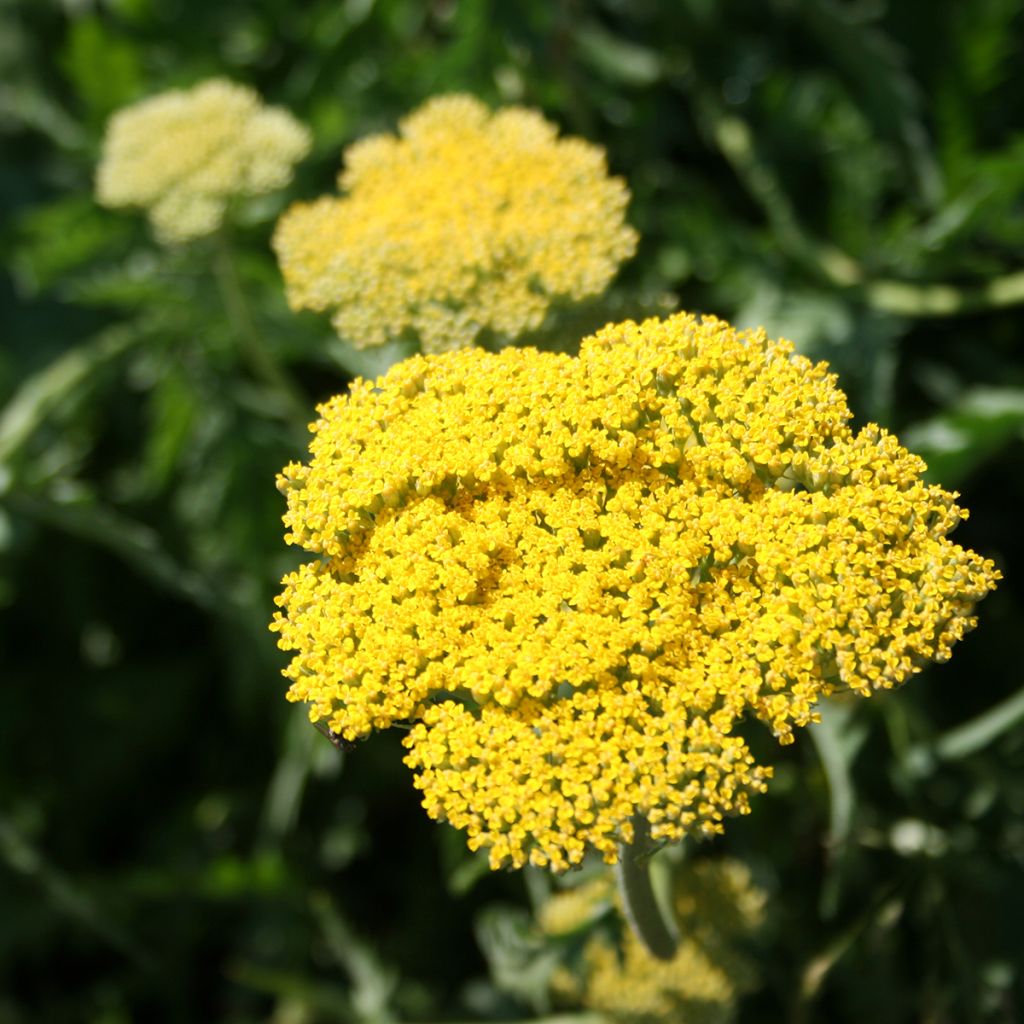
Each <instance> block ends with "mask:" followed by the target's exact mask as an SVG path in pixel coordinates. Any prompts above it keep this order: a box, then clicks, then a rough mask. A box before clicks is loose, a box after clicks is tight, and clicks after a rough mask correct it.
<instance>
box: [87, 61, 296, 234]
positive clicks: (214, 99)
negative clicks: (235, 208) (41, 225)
mask: <svg viewBox="0 0 1024 1024" xmlns="http://www.w3.org/2000/svg"><path fill="white" fill-rule="evenodd" d="M309 147H310V135H309V131H308V130H307V129H306V128H305V127H303V126H302V125H301V124H299V122H298V121H296V120H295V118H293V117H292V115H291V114H289V113H288V112H287V111H286V110H283V109H281V108H280V107H266V106H264V105H263V103H262V101H261V100H260V97H259V95H258V94H257V93H256V92H255V91H254V90H252V89H250V88H248V87H247V86H244V85H236V84H235V83H233V82H229V81H226V80H224V79H220V78H214V79H210V80H209V81H207V82H201V83H200V84H199V85H197V86H195V87H194V88H192V89H187V90H181V89H174V90H171V91H170V92H164V93H160V94H159V95H158V96H152V97H150V98H149V99H146V100H143V101H142V102H140V103H136V104H134V105H133V106H130V107H125V108H124V109H123V110H120V111H118V112H117V113H116V114H115V115H114V116H113V117H112V118H111V120H110V123H109V125H108V126H107V134H106V137H105V139H104V142H103V156H102V159H101V161H100V165H99V169H98V170H97V173H96V195H97V198H98V199H99V201H100V202H101V203H102V204H103V205H104V206H112V207H119V206H138V207H142V208H144V209H145V210H146V211H147V213H148V215H149V219H150V221H151V223H152V225H153V228H154V230H155V232H156V235H157V237H158V238H159V239H160V241H162V242H164V243H176V242H185V241H189V240H190V239H193V238H199V237H201V236H202V235H207V234H210V233H211V232H213V231H215V230H216V229H217V228H218V227H219V226H220V223H221V221H222V220H223V218H224V212H225V209H226V207H227V204H228V202H229V200H231V199H232V198H233V197H235V196H253V195H260V194H262V193H265V192H272V191H274V190H275V189H279V188H281V187H283V186H284V185H286V184H287V183H288V182H289V181H290V180H291V177H292V168H293V166H294V165H295V164H296V163H297V162H298V161H299V160H301V159H302V158H303V157H304V156H305V155H306V153H307V152H308V151H309Z"/></svg>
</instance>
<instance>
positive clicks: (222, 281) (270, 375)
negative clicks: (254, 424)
mask: <svg viewBox="0 0 1024 1024" xmlns="http://www.w3.org/2000/svg"><path fill="white" fill-rule="evenodd" d="M214 273H215V276H216V279H217V286H218V288H219V289H220V294H221V299H222V301H223V302H224V308H225V310H226V311H227V314H228V320H229V321H230V323H231V327H232V330H233V331H234V333H235V339H236V341H237V342H238V346H239V349H240V351H241V353H242V356H243V357H244V359H245V360H246V362H247V363H248V364H249V368H250V369H251V370H252V372H253V374H254V375H255V376H256V377H257V378H258V379H259V380H262V381H263V383H264V384H266V385H267V386H268V387H270V388H271V389H272V390H273V391H274V392H275V393H276V394H277V395H278V396H279V398H280V399H281V404H282V405H283V406H284V407H285V408H286V410H287V415H288V416H289V417H290V418H292V419H294V420H295V421H296V423H298V424H300V425H301V426H302V427H303V429H304V428H305V426H306V424H307V423H308V422H309V419H310V409H309V404H310V403H309V402H308V401H307V399H306V398H305V396H304V395H303V394H302V392H301V391H300V390H299V388H298V387H297V386H296V384H295V382H294V381H293V380H292V378H291V377H290V376H289V375H288V373H286V372H285V370H284V369H283V368H282V367H281V365H280V364H279V363H278V361H277V360H276V359H275V358H274V356H273V355H272V354H271V352H270V349H269V348H268V347H267V345H266V343H265V342H264V340H263V338H262V336H261V335H260V333H259V331H258V330H257V328H256V323H255V321H254V320H253V318H252V314H251V313H250V312H249V303H248V301H247V300H246V298H245V290H244V289H243V288H242V283H241V281H240V280H239V278H238V270H237V269H236V267H235V259H234V252H233V250H232V245H231V238H230V236H229V235H228V232H227V229H226V228H222V229H221V230H220V231H219V232H217V250H216V255H215V258H214Z"/></svg>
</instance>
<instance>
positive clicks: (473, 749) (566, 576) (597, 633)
mask: <svg viewBox="0 0 1024 1024" xmlns="http://www.w3.org/2000/svg"><path fill="white" fill-rule="evenodd" d="M319 413H320V418H319V419H318V420H317V422H316V423H315V424H313V426H312V429H313V431H314V434H315V436H314V438H313V440H312V443H311V453H312V458H311V461H310V463H309V464H308V465H301V464H297V463H296V464H291V465H289V466H287V467H286V468H285V469H284V471H283V473H282V475H281V476H280V478H279V481H278V484H279V487H280V488H281V489H282V490H283V491H284V492H285V493H286V494H287V498H288V511H287V514H286V516H285V523H286V525H287V527H288V529H289V533H288V535H287V539H288V540H289V542H291V543H294V544H298V545H301V546H303V547H305V548H306V549H307V550H309V551H311V552H315V553H316V554H317V555H318V556H319V558H318V559H316V560H315V561H313V562H310V563H308V564H306V565H304V566H303V567H301V568H300V569H299V570H298V571H296V572H294V573H292V574H290V575H289V576H287V577H286V578H285V581H284V588H285V589H284V592H283V594H282V595H281V596H280V597H279V598H278V603H279V605H280V607H281V609H282V610H281V611H280V612H279V613H278V614H277V615H276V617H275V621H274V623H273V625H272V628H273V629H275V630H277V631H278V632H279V633H280V638H279V644H280V646H281V647H282V648H283V649H286V650H293V651H295V652H296V654H295V656H294V658H293V660H292V662H291V664H290V666H289V667H288V668H287V670H286V675H287V676H288V677H289V678H290V679H291V680H292V685H291V688H290V691H289V697H290V699H292V700H296V701H306V702H308V703H309V704H310V705H311V707H310V715H311V717H312V718H313V719H314V720H324V721H326V722H328V723H329V725H330V727H331V728H332V729H333V730H335V731H336V732H338V733H340V734H341V735H343V736H344V737H346V738H347V739H355V738H357V737H361V736H365V735H366V734H367V733H369V732H370V731H371V730H374V729H383V728H386V727H388V726H390V725H391V724H393V723H395V722H407V723H414V724H413V726H412V728H411V731H410V732H409V734H408V736H407V737H406V745H407V747H408V750H409V753H408V755H407V759H406V760H407V763H408V765H409V766H410V767H411V768H413V769H414V770H415V772H416V780H415V782H416V785H417V787H419V788H420V789H421V790H422V792H423V796H424V806H425V807H426V809H427V811H428V813H429V814H430V815H431V816H432V817H434V818H437V819H441V820H447V821H449V822H451V823H452V824H453V825H454V826H456V827H457V828H461V829H465V830H466V831H467V833H468V836H469V845H470V846H471V847H472V848H473V849H477V848H481V847H487V848H489V851H490V857H491V862H492V864H493V865H494V866H496V867H497V866H499V865H505V864H511V865H514V866H520V865H522V864H524V863H526V862H528V861H529V862H531V863H534V864H537V865H542V866H544V865H550V866H551V867H553V868H554V869H556V870H563V869H565V868H568V867H570V866H572V865H575V864H578V863H579V862H580V861H581V860H582V858H583V856H584V854H585V852H586V850H587V849H588V848H594V849H596V850H597V851H599V852H600V853H601V854H603V855H604V857H605V858H606V859H607V860H608V861H609V862H614V861H615V859H616V857H617V846H618V844H619V843H622V842H630V841H631V840H632V838H633V829H632V824H631V822H630V819H631V818H632V817H633V816H634V815H642V816H643V817H645V818H646V819H647V820H648V821H649V822H650V825H651V834H652V837H653V839H654V840H655V841H659V840H669V841H674V840H678V839H680V838H682V836H684V835H685V834H687V833H692V832H696V833H698V834H701V833H702V834H710V833H715V832H719V831H721V828H722V820H723V817H724V816H725V815H727V814H732V813H744V812H746V811H747V810H748V796H749V794H750V793H752V792H758V791H761V790H763V789H764V787H765V782H766V779H767V778H768V776H769V774H770V769H768V768H765V767H761V766H758V765H756V764H755V763H754V759H753V757H752V755H751V753H750V751H749V750H748V748H747V746H746V744H745V743H744V741H743V739H742V738H741V737H740V736H738V735H737V734H736V732H735V727H736V726H737V724H738V723H739V721H740V719H741V718H743V716H744V715H745V714H747V713H748V712H749V713H752V714H753V715H755V716H757V717H758V718H760V719H761V720H763V721H765V722H767V723H768V724H769V725H770V726H771V727H772V729H773V730H774V732H775V734H776V736H777V737H779V739H780V740H781V741H783V742H788V741H789V740H790V739H791V738H792V730H793V727H794V726H800V725H805V724H807V723H808V722H810V721H812V720H813V715H814V712H813V708H814V704H815V702H816V701H817V700H818V699H819V698H820V697H821V696H823V695H827V694H829V693H832V692H834V691H836V690H838V689H849V690H853V691H856V692H858V693H861V694H865V695H866V694H869V693H871V692H872V691H873V690H877V689H880V688H889V687H892V686H895V685H897V684H899V683H901V682H903V681H904V680H905V679H906V678H907V677H908V676H910V675H912V674H913V673H915V672H917V671H919V670H920V668H921V667H922V666H923V665H924V664H925V663H926V662H927V661H929V660H931V659H936V660H943V659H945V658H947V657H948V656H949V654H950V647H951V645H952V644H953V643H954V642H955V641H956V640H958V639H959V638H960V637H961V636H962V635H963V634H964V633H965V632H966V631H967V630H968V629H970V628H971V627H972V626H973V625H974V622H975V620H974V618H973V617H972V609H973V606H974V604H975V603H976V602H977V601H978V600H979V599H980V598H982V597H983V596H984V595H985V594H986V593H987V592H988V591H989V590H991V589H992V588H993V586H994V585H995V581H996V579H997V578H998V575H999V574H998V573H997V572H996V570H995V569H994V567H993V566H992V564H991V562H989V561H986V560H985V559H982V558H980V557H979V556H977V555H975V554H974V553H972V552H970V551H965V550H964V549H963V548H961V547H959V546H957V545H956V544H954V543H952V542H951V541H950V540H948V539H947V534H948V533H949V532H950V530H952V529H953V527H954V526H955V525H956V524H957V522H958V521H959V520H960V519H961V518H963V515H964V513H963V512H961V511H960V510H959V509H958V508H957V506H956V504H955V503H954V498H955V495H951V494H948V493H946V492H945V491H943V490H941V489H940V488H938V487H934V486H929V485H927V484H925V483H923V482H922V481H921V479H920V474H921V471H922V469H923V468H924V466H923V463H922V462H921V460H920V459H918V458H917V457H916V456H913V455H911V454H910V453H908V452H907V451H906V450H905V449H903V448H901V447H900V445H899V444H898V443H897V441H896V439H895V438H894V437H892V436H891V435H889V434H887V433H886V432H885V431H884V430H881V429H879V428H878V427H877V426H874V425H869V426H867V427H865V428H864V429H863V430H861V431H860V432H859V433H853V432H852V431H851V429H850V427H849V426H848V420H849V418H850V413H849V411H848V409H847V406H846V401H845V398H844V396H843V394H842V392H841V391H839V390H838V388H837V387H836V382H835V378H834V377H833V376H832V375H830V374H829V373H828V372H827V367H826V366H825V365H824V364H817V365H814V364H812V363H811V362H809V361H808V360H807V359H805V358H803V357H799V356H794V355H793V353H792V347H791V346H790V345H789V343H787V342H775V341H770V340H769V339H768V338H767V337H766V336H765V334H764V332H763V331H755V332H747V331H736V330H734V329H733V328H731V327H730V326H729V325H728V324H726V323H724V322H722V321H719V320H716V319H713V318H705V319H704V320H703V321H700V320H698V319H696V318H694V317H692V316H689V315H686V314H679V315H676V316H673V317H671V318H669V319H667V320H663V321H662V320H654V319H652V320H648V321H646V322H644V323H642V324H639V325H638V324H635V323H632V322H627V323H624V324H619V325H611V326H608V327H606V328H604V329H603V330H602V331H600V332H599V333H598V334H596V335H595V336H593V337H591V338H588V339H586V340H584V341H583V343H582V345H581V349H580V354H579V356H578V358H572V357H569V356H566V355H560V354H554V353H545V352H538V351H536V350H533V349H515V348H512V349H506V350H504V351H503V352H501V353H500V354H497V355H495V354H490V353H487V352H484V351H482V350H480V349H467V350H463V351H461V352H453V353H447V354H445V355H440V356H426V357H424V356H417V357H415V358H413V359H410V360H407V361H405V362H403V363H400V364H398V365H397V366H395V367H393V368H392V369H391V370H390V371H389V372H388V373H387V374H386V375H385V376H383V377H381V378H380V379H378V380H377V382H376V383H372V382H367V381H357V382H356V383H355V384H354V385H353V387H352V389H351V392H350V393H349V394H348V395H343V396H339V397H336V398H334V399H332V400H331V401H329V402H327V403H325V404H324V405H323V406H321V407H320V409H319Z"/></svg>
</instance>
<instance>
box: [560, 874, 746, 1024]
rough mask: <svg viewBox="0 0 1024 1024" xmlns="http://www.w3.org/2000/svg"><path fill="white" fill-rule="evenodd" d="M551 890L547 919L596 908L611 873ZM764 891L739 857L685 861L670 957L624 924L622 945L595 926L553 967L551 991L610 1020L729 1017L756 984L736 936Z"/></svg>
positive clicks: (604, 898) (616, 1023) (651, 1023)
mask: <svg viewBox="0 0 1024 1024" xmlns="http://www.w3.org/2000/svg"><path fill="white" fill-rule="evenodd" d="M601 886H602V883H600V882H598V883H591V884H590V885H589V886H584V887H582V888H581V889H580V890H569V891H567V892H565V893H560V894H558V895H556V896H554V897H553V898H552V899H551V900H549V901H548V903H547V904H546V905H545V907H544V908H543V914H542V921H541V925H542V928H544V930H545V931H547V932H549V934H558V932H554V933H552V932H550V930H549V929H548V928H547V927H545V919H549V920H550V919H554V920H556V921H561V919H562V918H563V917H566V916H567V915H566V910H563V909H562V907H561V906H560V904H565V906H566V908H567V909H568V910H569V915H568V916H572V915H575V916H580V915H581V913H582V911H581V909H580V908H581V907H582V906H583V905H585V904H586V903H587V902H588V901H589V902H590V904H591V905H592V907H593V911H592V912H593V913H599V912H600V911H601V909H602V908H603V907H605V906H607V905H608V904H609V903H611V902H614V900H615V894H614V891H613V889H612V886H611V882H610V880H609V879H605V880H604V882H603V888H604V891H603V892H602V891H600V887H601ZM765 902H766V900H765V894H764V892H763V891H762V890H760V889H758V888H757V886H755V885H754V883H753V881H752V879H751V877H750V872H749V871H748V870H747V869H746V867H745V866H744V865H743V864H741V863H740V862H739V861H733V860H721V861H709V860H701V861H697V862H695V863H684V864H683V865H682V867H681V868H680V869H679V872H678V875H677V878H676V882H675V892H674V900H673V903H674V906H673V910H674V916H675V919H676V923H677V925H678V928H679V933H680V936H681V939H680V942H679V947H678V949H677V950H676V953H675V955H674V956H673V958H672V959H671V960H667V961H666V960H658V959H656V958H655V957H653V956H651V954H650V953H648V952H647V951H646V950H645V949H644V947H643V945H642V944H641V942H640V941H639V939H637V937H636V935H635V934H634V933H633V931H632V930H631V929H629V928H626V929H623V930H622V933H621V947H620V948H617V946H616V944H615V943H614V942H613V941H612V939H611V937H610V936H609V935H608V934H607V933H604V932H601V931H598V932H596V933H595V934H594V935H593V937H592V938H590V939H589V940H588V941H587V943H586V944H585V946H584V950H583V956H582V963H581V964H580V965H579V967H578V968H577V970H575V971H571V970H569V969H568V968H563V969H561V970H559V971H558V972H557V973H556V974H555V976H554V977H553V979H552V982H553V988H554V990H555V993H556V995H559V996H560V997H561V998H562V999H563V1000H567V1001H571V1002H572V1003H574V1004H577V1005H582V1006H583V1007H585V1008H586V1009H588V1010H594V1011H597V1012H599V1013H601V1015H602V1016H603V1017H605V1018H606V1019H607V1020H608V1021H609V1022H610V1024H658V1022H661V1021H664V1022H666V1024H728V1022H729V1021H732V1020H734V1019H735V1016H736V1010H737V1003H738V999H739V997H740V996H741V995H743V994H744V993H745V992H748V991H751V990H753V989H754V987H755V985H756V980H757V979H756V971H755V969H754V964H753V962H752V961H751V960H750V958H749V957H748V956H747V955H745V954H744V953H743V951H742V948H741V945H740V942H741V941H742V940H743V939H745V938H746V937H747V936H748V935H750V934H751V933H753V932H754V931H756V930H757V929H758V928H759V927H760V925H761V923H762V920H763V917H764V906H765Z"/></svg>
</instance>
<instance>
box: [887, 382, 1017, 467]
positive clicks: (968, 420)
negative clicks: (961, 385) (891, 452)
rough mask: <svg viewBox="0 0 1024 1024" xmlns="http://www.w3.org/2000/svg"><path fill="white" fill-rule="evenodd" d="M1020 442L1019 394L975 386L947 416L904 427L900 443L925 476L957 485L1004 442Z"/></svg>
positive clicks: (991, 455) (941, 415)
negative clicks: (920, 464)
mask: <svg viewBox="0 0 1024 1024" xmlns="http://www.w3.org/2000/svg"><path fill="white" fill-rule="evenodd" d="M1022 437H1024V389H1021V388H991V387H977V388H972V389H970V390H969V391H966V392H965V393H964V394H963V395H962V396H961V398H960V399H959V401H958V402H957V403H956V404H955V405H954V406H953V407H952V408H950V409H949V410H948V411H946V412H943V413H940V414H939V415H937V416H933V417H932V418H931V419H928V420H923V421H921V422H919V423H915V424H914V425H912V426H910V427H908V428H907V429H906V430H905V431H904V432H903V434H902V440H903V442H904V444H906V446H907V447H908V448H910V450H911V451H914V452H916V453H917V454H918V455H920V456H921V457H922V458H923V459H924V460H925V462H927V463H928V477H929V478H930V479H932V480H936V481H941V482H942V483H943V484H946V485H956V484H959V483H960V482H962V481H963V480H964V479H965V478H966V477H967V476H968V475H969V474H970V473H971V472H973V471H974V470H975V469H976V468H977V467H978V466H980V465H981V464H982V463H983V462H985V461H986V460H987V459H989V458H992V457H993V456H994V455H995V454H996V453H997V452H998V451H999V450H1000V449H1001V448H1002V447H1003V446H1004V445H1005V444H1006V443H1008V442H1009V441H1011V440H1013V439H1014V438H1022Z"/></svg>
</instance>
